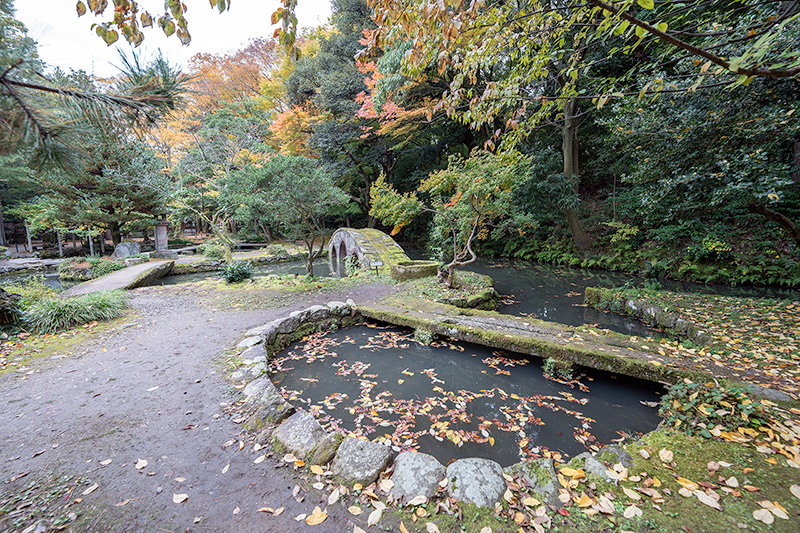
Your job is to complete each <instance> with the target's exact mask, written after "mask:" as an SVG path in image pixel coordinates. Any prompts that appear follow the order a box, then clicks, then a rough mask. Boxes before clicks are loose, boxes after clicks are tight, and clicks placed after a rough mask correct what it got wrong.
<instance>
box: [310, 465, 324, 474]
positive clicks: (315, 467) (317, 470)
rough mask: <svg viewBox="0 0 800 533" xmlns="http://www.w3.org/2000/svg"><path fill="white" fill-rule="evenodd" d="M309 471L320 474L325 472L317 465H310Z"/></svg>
mask: <svg viewBox="0 0 800 533" xmlns="http://www.w3.org/2000/svg"><path fill="white" fill-rule="evenodd" d="M311 473H312V474H316V475H318V476H321V475H322V474H324V473H325V471H324V470H323V469H322V467H321V466H319V465H311Z"/></svg>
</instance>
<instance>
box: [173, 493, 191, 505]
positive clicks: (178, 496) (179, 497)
mask: <svg viewBox="0 0 800 533" xmlns="http://www.w3.org/2000/svg"><path fill="white" fill-rule="evenodd" d="M188 499H189V495H188V494H175V493H174V492H173V493H172V501H173V502H175V503H183V502H185V501H186V500H188Z"/></svg>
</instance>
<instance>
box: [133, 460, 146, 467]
mask: <svg viewBox="0 0 800 533" xmlns="http://www.w3.org/2000/svg"><path fill="white" fill-rule="evenodd" d="M134 466H135V467H136V470H141V469H142V468H144V467H146V466H147V460H146V459H139V460H138V461H136V464H135V465H134Z"/></svg>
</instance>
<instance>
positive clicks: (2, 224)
mask: <svg viewBox="0 0 800 533" xmlns="http://www.w3.org/2000/svg"><path fill="white" fill-rule="evenodd" d="M0 246H8V244H7V241H6V221H5V219H4V218H3V199H2V198H0Z"/></svg>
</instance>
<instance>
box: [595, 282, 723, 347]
mask: <svg viewBox="0 0 800 533" xmlns="http://www.w3.org/2000/svg"><path fill="white" fill-rule="evenodd" d="M583 302H584V304H585V305H587V306H589V307H594V308H596V309H603V310H608V311H614V312H617V313H622V314H624V315H628V316H632V317H634V318H637V319H639V320H641V321H642V322H644V323H646V324H649V325H651V326H653V327H656V328H661V329H663V330H665V331H667V332H669V333H671V334H673V335H675V336H677V337H682V338H686V339H690V340H691V341H693V342H696V343H698V344H706V345H708V344H711V343H712V341H713V339H712V338H711V336H710V335H708V334H707V333H706V332H704V331H702V330H700V329H699V328H698V327H697V326H696V325H695V324H692V323H691V322H689V321H688V320H685V319H683V318H681V317H680V316H679V315H677V314H674V313H669V312H667V311H665V310H664V308H662V307H660V306H658V305H654V304H650V303H647V302H644V301H642V300H629V299H627V298H625V297H624V296H618V295H617V293H616V291H614V290H612V289H601V288H596V287H586V295H585V296H584V300H583Z"/></svg>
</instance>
